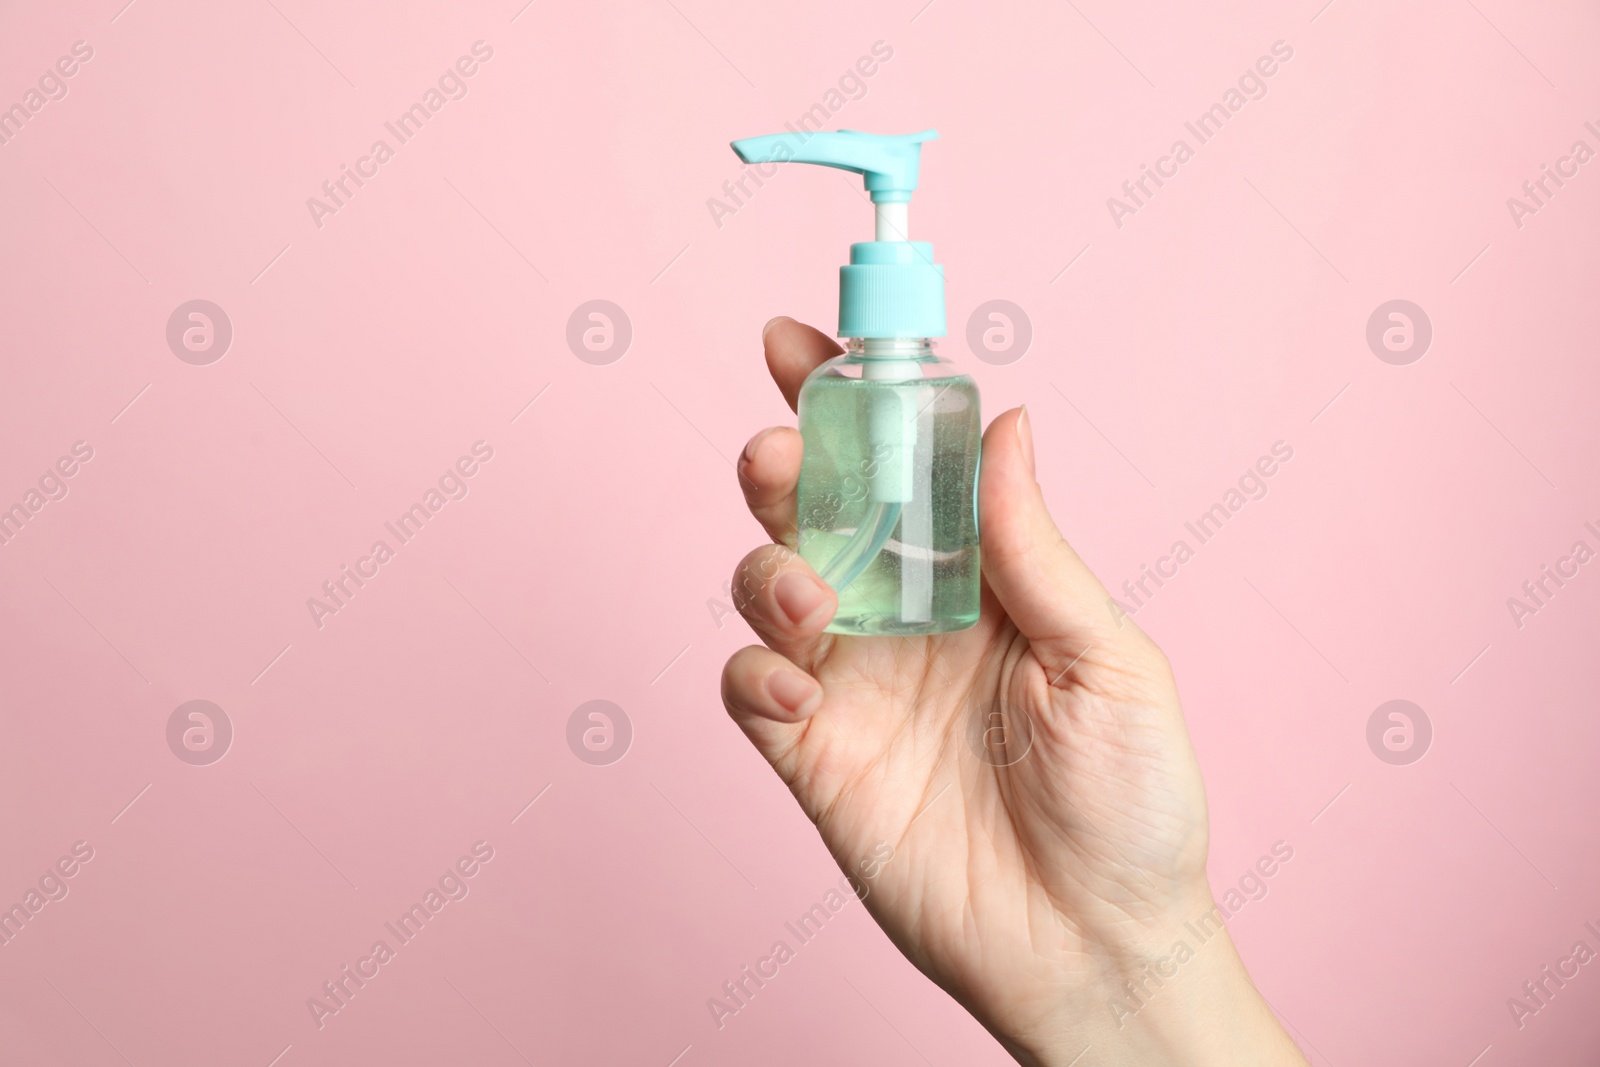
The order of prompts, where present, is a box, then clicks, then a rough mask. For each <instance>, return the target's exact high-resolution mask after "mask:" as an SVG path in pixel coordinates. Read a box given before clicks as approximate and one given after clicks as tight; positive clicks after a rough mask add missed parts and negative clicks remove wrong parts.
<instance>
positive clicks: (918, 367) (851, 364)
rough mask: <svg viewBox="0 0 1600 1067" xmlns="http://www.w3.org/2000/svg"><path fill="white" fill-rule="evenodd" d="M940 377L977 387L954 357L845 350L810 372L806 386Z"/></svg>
mask: <svg viewBox="0 0 1600 1067" xmlns="http://www.w3.org/2000/svg"><path fill="white" fill-rule="evenodd" d="M919 381H937V382H939V383H940V384H941V385H946V386H955V387H964V386H970V387H971V388H973V389H976V388H977V383H976V382H975V381H974V380H973V378H972V376H971V375H970V374H968V373H967V372H966V370H965V369H964V368H963V367H962V366H961V365H960V364H958V363H956V362H955V361H954V360H950V359H946V358H945V357H943V356H940V355H936V354H932V353H929V352H924V353H921V354H919V355H918V356H916V358H913V359H892V358H886V357H882V356H862V355H860V354H859V353H855V352H844V353H841V354H840V355H837V356H834V357H833V358H832V359H829V360H827V361H825V362H823V363H821V364H819V365H818V366H817V368H816V369H815V370H813V371H812V372H811V373H810V374H809V375H807V376H806V380H805V384H804V386H803V388H807V389H809V388H812V387H823V388H828V387H838V386H840V385H844V384H863V385H889V384H896V383H911V382H919Z"/></svg>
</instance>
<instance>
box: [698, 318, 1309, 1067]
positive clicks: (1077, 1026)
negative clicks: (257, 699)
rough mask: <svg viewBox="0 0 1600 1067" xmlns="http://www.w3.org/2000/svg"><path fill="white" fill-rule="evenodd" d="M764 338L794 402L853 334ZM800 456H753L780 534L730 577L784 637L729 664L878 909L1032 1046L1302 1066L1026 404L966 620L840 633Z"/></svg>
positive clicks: (991, 510) (1002, 431)
mask: <svg viewBox="0 0 1600 1067" xmlns="http://www.w3.org/2000/svg"><path fill="white" fill-rule="evenodd" d="M764 344H765V347H766V357H767V365H768V367H769V368H770V369H771V371H772V376H773V378H774V379H776V381H777V384H778V388H779V389H781V390H782V391H783V395H784V397H785V398H786V399H787V400H788V401H789V406H790V407H791V408H792V407H794V406H795V404H796V400H797V397H798V395H799V391H800V386H801V384H802V383H803V382H804V380H805V378H806V375H808V374H809V373H810V372H811V371H812V369H813V368H815V367H816V366H817V365H818V364H819V363H821V362H823V361H824V360H826V359H829V358H831V357H833V356H835V355H837V354H838V353H839V351H840V349H839V347H838V346H837V345H836V344H834V343H833V341H831V340H830V339H829V338H827V337H826V336H825V335H823V334H822V333H820V332H818V331H817V330H814V329H812V328H811V327H808V326H803V325H801V324H799V323H797V322H794V321H793V320H791V319H783V318H780V319H774V320H773V321H772V322H771V323H769V324H768V326H767V329H766V331H765V335H764ZM800 458H801V440H800V434H799V432H798V431H796V430H794V429H790V428H787V427H780V428H775V429H771V430H767V431H765V432H763V433H761V434H759V435H757V436H756V437H755V438H754V439H753V440H752V441H751V442H750V444H749V446H748V447H747V448H746V450H745V453H744V455H743V456H742V457H741V458H740V460H739V464H738V472H739V481H740V484H741V485H742V487H743V488H744V492H745V496H746V499H747V500H748V502H749V505H750V510H751V511H752V512H753V513H754V515H755V517H756V518H757V519H758V520H759V521H760V522H761V524H762V525H763V526H764V527H765V528H766V530H767V533H768V534H769V535H770V536H771V538H772V540H773V541H774V542H775V544H773V545H769V546H766V547H764V548H759V549H757V550H756V551H754V552H752V553H750V555H748V556H746V557H745V559H744V560H743V561H742V562H741V563H740V565H739V567H738V570H737V572H736V574H735V577H734V590H735V601H736V603H737V604H738V605H739V609H740V612H741V613H742V614H743V615H744V617H745V618H746V620H747V621H748V622H749V623H750V625H751V627H752V628H753V629H754V630H755V631H756V633H757V634H758V635H759V636H760V637H761V640H762V641H763V642H764V643H765V645H766V647H764V648H763V647H760V646H752V647H749V648H745V649H742V650H740V651H739V652H738V653H736V654H735V655H734V656H733V658H732V659H730V660H729V661H728V664H727V666H726V667H725V668H724V670H723V679H722V692H723V700H724V703H725V704H726V705H727V708H728V712H729V714H730V715H731V716H732V717H733V719H734V721H735V722H737V723H738V724H739V726H740V727H741V728H742V729H743V730H744V732H745V733H746V735H748V736H749V738H750V740H751V741H752V742H753V743H754V744H755V746H756V748H757V749H759V750H760V752H761V754H762V755H763V756H765V757H766V758H767V760H768V761H769V762H770V763H771V764H772V766H773V769H774V770H776V771H777V772H778V775H779V777H781V778H782V779H783V781H784V783H785V784H786V785H788V786H789V788H790V790H791V791H792V792H793V793H794V796H795V799H796V800H798V801H799V802H800V806H801V808H802V809H804V811H805V813H806V815H808V816H809V817H810V818H811V820H812V821H813V822H814V823H815V824H816V826H817V830H818V831H819V832H820V833H821V835H822V838H823V840H824V841H825V842H826V844H827V846H828V848H829V850H830V851H831V852H832V853H833V856H834V858H835V859H836V860H837V861H838V863H839V865H840V867H841V868H843V869H844V871H845V872H846V873H847V874H849V875H851V876H852V878H853V880H854V884H855V885H857V886H858V893H863V894H865V896H864V901H865V904H866V907H867V908H868V910H869V911H870V912H871V914H872V916H873V917H874V918H875V919H876V920H877V922H878V924H879V925H880V926H882V927H883V929H884V930H885V932H887V933H888V935H889V936H890V938H892V939H893V940H894V942H895V944H896V945H897V946H899V948H900V950H901V951H902V952H904V953H905V955H906V956H907V958H909V959H910V960H911V962H912V963H914V964H915V965H916V966H917V967H918V968H919V969H920V970H922V972H923V973H925V974H926V975H928V977H930V978H931V979H933V980H934V981H935V982H937V983H938V984H939V985H940V986H942V987H943V988H944V989H945V990H947V991H948V992H949V993H950V994H951V996H953V997H955V998H956V999H957V1000H958V1001H960V1002H961V1004H963V1005H964V1006H965V1007H966V1008H967V1009H968V1010H969V1011H971V1012H972V1013H973V1015H975V1016H976V1017H977V1018H978V1019H979V1020H980V1021H981V1022H982V1023H983V1024H984V1025H985V1026H986V1027H988V1029H989V1030H990V1032H992V1033H993V1034H994V1035H995V1036H996V1038H998V1039H999V1040H1000V1041H1001V1043H1002V1044H1004V1045H1005V1046H1006V1048H1007V1050H1008V1051H1010V1052H1011V1053H1012V1055H1014V1056H1015V1057H1016V1058H1017V1059H1018V1060H1019V1061H1021V1062H1023V1063H1030V1064H1067V1063H1069V1062H1072V1061H1073V1057H1076V1056H1078V1055H1079V1054H1080V1053H1082V1052H1083V1051H1084V1048H1085V1046H1088V1047H1089V1049H1090V1051H1089V1052H1088V1053H1087V1054H1086V1055H1084V1057H1083V1059H1082V1061H1081V1064H1080V1067H1093V1065H1097V1064H1112V1063H1139V1064H1155V1063H1184V1064H1208V1063H1219V1064H1222V1063H1226V1064H1229V1065H1236V1064H1245V1063H1248V1064H1252V1065H1258V1064H1303V1063H1304V1062H1305V1061H1304V1060H1303V1059H1302V1058H1301V1057H1300V1055H1299V1053H1298V1051H1297V1050H1296V1049H1295V1047H1294V1045H1293V1044H1292V1043H1291V1042H1290V1041H1289V1039H1288V1037H1287V1035H1285V1034H1284V1032H1283V1030H1282V1029H1281V1028H1280V1027H1279V1026H1278V1025H1277V1022H1276V1020H1275V1019H1274V1018H1273V1016H1272V1013H1271V1012H1270V1011H1269V1010H1268V1008H1267V1007H1266V1005H1265V1004H1264V1003H1263V1001H1262V1000H1261V998H1260V995H1259V994H1258V993H1257V992H1256V991H1255V989H1254V987H1253V986H1251V984H1250V981H1249V978H1248V976H1247V975H1246V974H1245V972H1244V968H1243V965H1242V964H1241V963H1240V962H1239V959H1238V956H1237V954H1236V953H1235V951H1234V949H1233V946H1232V943H1231V941H1230V940H1229V939H1228V936H1227V933H1226V931H1225V930H1223V929H1222V928H1221V923H1220V920H1219V919H1218V916H1217V914H1216V913H1215V912H1214V911H1213V903H1212V899H1211V893H1210V889H1209V887H1208V885H1207V882H1206V875H1205V863H1206V845H1207V836H1206V834H1207V830H1206V806H1205V792H1204V789H1203V787H1202V785H1201V781H1200V771H1199V767H1198V765H1197V764H1196V762H1195V757H1194V752H1193V750H1192V748H1191V747H1190V744H1189V738H1188V734H1187V731H1186V730H1185V728H1184V723H1183V714H1182V711H1181V710H1180V708H1179V706H1178V694H1177V690H1176V687H1175V685H1174V683H1173V679H1172V674H1171V671H1170V669H1169V667H1168V665H1167V661H1166V658H1165V657H1164V656H1163V655H1162V653H1161V651H1160V649H1158V648H1157V647H1156V646H1155V644H1154V643H1153V642H1151V640H1150V639H1149V638H1148V637H1146V636H1145V634H1144V633H1143V632H1142V631H1141V630H1140V629H1139V628H1138V627H1137V626H1135V625H1134V624H1133V622H1132V621H1131V620H1130V619H1128V618H1127V617H1126V616H1121V615H1120V613H1118V612H1116V611H1115V610H1114V608H1113V605H1112V602H1111V598H1110V596H1109V594H1108V593H1107V592H1106V590H1105V589H1104V588H1103V587H1102V586H1101V585H1100V583H1099V581H1097V580H1096V579H1095V577H1094V575H1093V574H1091V573H1090V571H1089V569H1088V567H1086V566H1085V565H1084V563H1083V561H1082V560H1081V559H1079V558H1078V556H1077V554H1076V553H1075V552H1073V550H1072V548H1071V547H1070V546H1069V545H1068V544H1067V543H1066V541H1065V540H1064V539H1063V538H1062V536H1061V534H1060V533H1059V532H1058V531H1057V529H1056V527H1055V524H1054V523H1053V522H1052V521H1051V518H1050V515H1049V513H1048V511H1047V510H1046V508H1045V502H1044V497H1043V493H1042V492H1041V490H1040V488H1039V485H1038V482H1037V481H1036V480H1035V478H1034V454H1033V441H1032V436H1031V431H1030V428H1029V425H1028V416H1027V413H1026V411H1025V410H1024V409H1017V410H1013V411H1008V412H1006V413H1005V414H1003V415H1001V416H1000V417H999V418H997V419H995V420H994V422H992V423H991V424H990V425H989V428H988V431H987V432H986V433H985V434H984V438H983V463H982V469H981V471H980V478H979V482H980V484H979V504H978V514H979V517H980V523H981V527H980V536H981V541H982V554H983V578H984V583H983V584H984V588H983V601H982V617H981V618H980V619H979V621H978V624H977V625H976V626H975V627H973V628H972V629H969V630H965V631H962V632H960V633H953V634H941V635H935V636H930V637H919V638H891V637H865V638H863V637H852V636H843V635H835V634H827V633H824V632H823V627H825V626H826V625H827V624H828V621H829V620H830V619H831V618H832V617H833V613H834V611H835V610H836V608H837V600H836V598H835V596H834V594H833V592H832V590H830V589H829V588H828V587H827V586H826V585H825V584H824V583H823V582H822V580H821V579H820V578H818V577H817V576H816V574H815V572H813V571H812V570H811V568H810V567H809V566H808V565H807V564H806V563H805V562H804V561H802V560H801V559H800V558H799V557H798V556H797V555H796V554H795V553H794V552H793V551H792V549H791V548H790V547H787V546H791V545H793V544H794V541H795V535H796V530H795V521H796V520H795V486H796V481H797V479H798V477H799V473H800ZM986 728H997V729H998V731H999V732H994V731H993V729H991V732H990V733H988V734H987V735H985V733H984V731H985V729H986ZM985 738H986V739H987V740H988V741H989V742H991V744H990V745H989V746H987V747H986V746H985V744H984V743H983V741H984V740H985ZM1186 922H1189V923H1192V924H1193V927H1191V926H1186V925H1185V924H1186ZM1195 930H1199V931H1201V932H1204V931H1207V930H1209V931H1212V933H1211V934H1210V936H1209V937H1208V938H1207V939H1206V940H1204V941H1202V940H1201V939H1200V937H1199V936H1197V934H1196V933H1195V932H1194V931H1195ZM1180 941H1181V942H1184V943H1185V944H1186V946H1187V949H1188V951H1187V952H1186V953H1185V952H1178V951H1177V950H1176V949H1175V945H1176V943H1178V942H1180ZM1125 983H1133V984H1132V985H1126V984H1125Z"/></svg>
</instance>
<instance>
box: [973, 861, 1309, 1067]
mask: <svg viewBox="0 0 1600 1067" xmlns="http://www.w3.org/2000/svg"><path fill="white" fill-rule="evenodd" d="M1002 1041H1003V1042H1004V1043H1005V1044H1006V1046H1007V1048H1008V1050H1009V1051H1010V1052H1011V1053H1012V1055H1013V1056H1015V1057H1016V1058H1017V1060H1018V1062H1020V1063H1022V1064H1024V1065H1026V1067H1067V1065H1069V1064H1074V1063H1076V1064H1077V1067H1088V1065H1089V1064H1093V1065H1094V1067H1109V1065H1112V1064H1139V1065H1140V1067H1150V1065H1161V1064H1174V1065H1177V1064H1182V1065H1183V1067H1210V1065H1212V1064H1217V1065H1219V1067H1220V1065H1227V1067H1234V1065H1237V1064H1240V1063H1250V1064H1259V1065H1262V1067H1277V1065H1280V1064H1281V1065H1285V1067H1303V1065H1304V1064H1305V1062H1306V1061H1305V1059H1304V1057H1302V1056H1301V1055H1300V1052H1299V1049H1298V1048H1297V1047H1296V1046H1295V1045H1294V1043H1293V1042H1292V1041H1291V1040H1290V1039H1289V1037H1288V1035H1287V1034H1286V1033H1285V1032H1284V1030H1283V1028H1282V1027H1281V1026H1279V1025H1278V1022H1277V1019H1276V1018H1275V1017H1274V1016H1273V1014H1272V1011H1271V1009H1270V1008H1269V1007H1268V1005H1267V1003H1266V1001H1265V1000H1263V999H1262V997H1261V994H1260V993H1259V992H1257V991H1256V988H1255V986H1254V985H1253V984H1252V983H1251V981H1250V976H1249V974H1248V973H1247V972H1246V970H1245V967H1244V963H1243V961H1242V960H1241V959H1240V958H1239V954H1238V951H1237V950H1236V949H1235V948H1234V945H1233V940H1232V938H1231V937H1230V936H1229V934H1228V930H1227V928H1226V926H1225V925H1224V924H1223V919H1222V913H1221V911H1220V910H1219V909H1218V908H1217V907H1216V905H1215V903H1214V902H1213V901H1212V899H1211V893H1210V890H1209V888H1202V889H1201V890H1200V891H1199V892H1198V893H1196V894H1194V895H1193V896H1192V897H1191V898H1190V899H1189V901H1188V903H1187V904H1185V905H1183V906H1180V907H1177V908H1175V909H1173V910H1172V911H1171V912H1170V914H1169V916H1168V917H1167V918H1166V919H1164V920H1163V921H1162V922H1159V923H1156V924H1152V925H1150V926H1148V927H1146V928H1145V929H1143V930H1141V931H1140V932H1139V933H1138V934H1137V935H1135V936H1133V937H1130V938H1127V939H1125V940H1122V941H1120V942H1119V943H1117V944H1116V945H1114V946H1113V947H1111V948H1110V949H1108V950H1107V951H1106V953H1105V954H1104V957H1103V965H1102V967H1101V968H1100V970H1099V972H1098V974H1097V976H1096V978H1095V979H1094V980H1093V981H1091V982H1089V983H1087V984H1086V985H1085V986H1084V987H1083V988H1082V989H1081V990H1080V991H1079V992H1077V993H1076V994H1074V995H1073V996H1072V997H1071V998H1070V999H1069V1001H1068V1002H1066V1003H1063V1004H1061V1005H1059V1006H1058V1009H1057V1010H1055V1011H1053V1012H1051V1013H1050V1014H1049V1015H1048V1016H1047V1017H1046V1018H1045V1019H1043V1020H1041V1023H1040V1025H1038V1026H1036V1027H1034V1028H1032V1029H1031V1031H1030V1032H1029V1033H1028V1034H1024V1035H1006V1036H1004V1037H1002ZM1085 1049H1088V1050H1090V1051H1089V1054H1088V1055H1087V1056H1084V1057H1083V1059H1082V1060H1077V1059H1076V1057H1078V1056H1080V1055H1081V1054H1083V1053H1084V1051H1085Z"/></svg>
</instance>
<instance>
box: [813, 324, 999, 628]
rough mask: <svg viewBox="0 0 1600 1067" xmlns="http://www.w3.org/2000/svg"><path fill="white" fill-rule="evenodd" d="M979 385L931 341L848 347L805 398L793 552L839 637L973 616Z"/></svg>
mask: <svg viewBox="0 0 1600 1067" xmlns="http://www.w3.org/2000/svg"><path fill="white" fill-rule="evenodd" d="M981 432H982V420H981V417H980V411H979V402H978V387H977V385H976V384H975V383H974V382H973V380H972V379H971V378H969V377H968V376H966V375H965V374H962V373H960V372H959V371H958V370H957V369H956V368H955V366H954V365H953V364H952V363H950V361H948V360H945V359H942V358H940V357H939V356H937V355H935V354H934V351H933V345H932V342H930V341H928V340H925V339H915V340H913V339H905V340H870V341H865V342H863V341H860V340H852V341H850V342H849V346H848V349H847V351H846V352H845V354H844V355H842V356H837V357H835V358H834V359H831V360H829V361H828V362H827V363H824V364H823V365H822V366H820V367H818V368H817V369H816V370H815V371H814V372H812V374H811V376H810V377H809V378H807V379H806V382H805V385H804V386H803V387H802V388H801V390H800V433H801V436H802V437H803V438H804V439H805V458H804V460H803V461H802V463H801V468H800V486H799V545H798V548H799V552H800V555H801V556H802V557H803V558H804V559H805V560H806V562H808V563H810V564H811V566H812V567H813V568H814V569H815V570H816V571H817V573H818V574H820V575H821V576H822V577H823V579H824V580H825V581H827V582H828V584H829V585H830V586H832V587H833V589H834V590H835V592H837V593H838V594H839V611H838V613H837V614H836V615H835V616H834V620H833V622H832V623H831V624H830V625H829V626H828V630H829V631H830V632H832V633H845V634H879V635H882V634H899V635H912V634H934V633H948V632H951V631H955V630H964V629H966V628H967V627H969V626H972V625H973V624H974V623H976V622H977V621H978V599H979V576H980V568H979V555H978V514H977V478H978V449H979V442H980V439H981Z"/></svg>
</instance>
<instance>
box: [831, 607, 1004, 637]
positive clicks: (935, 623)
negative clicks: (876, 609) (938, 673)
mask: <svg viewBox="0 0 1600 1067" xmlns="http://www.w3.org/2000/svg"><path fill="white" fill-rule="evenodd" d="M977 624H978V613H977V612H973V613H972V614H971V615H952V616H945V617H942V618H937V619H922V620H919V621H917V622H904V621H901V620H899V619H891V618H888V617H887V616H884V615H874V614H866V615H849V616H839V615H836V616H834V619H833V621H832V622H830V623H829V624H828V627H827V631H826V632H828V633H830V634H853V635H855V636H857V637H924V636H927V635H929V634H951V633H957V632H959V631H961V630H970V629H972V627H974V626H976V625H977Z"/></svg>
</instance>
